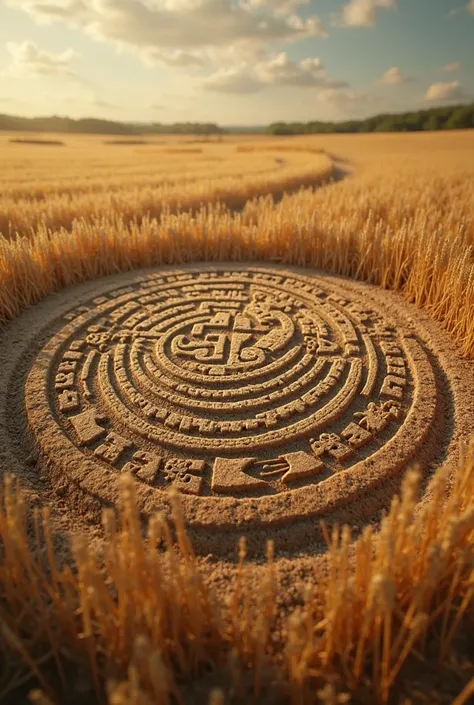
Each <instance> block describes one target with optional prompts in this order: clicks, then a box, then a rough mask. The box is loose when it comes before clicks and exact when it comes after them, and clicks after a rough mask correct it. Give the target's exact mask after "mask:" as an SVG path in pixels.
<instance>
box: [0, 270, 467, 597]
mask: <svg viewBox="0 0 474 705" xmlns="http://www.w3.org/2000/svg"><path fill="white" fill-rule="evenodd" d="M473 389H474V372H473V369H472V364H470V363H468V362H466V361H463V360H461V359H460V358H459V357H458V355H457V354H456V352H455V349H454V345H453V344H452V342H451V341H450V339H449V337H448V336H447V335H446V334H444V333H443V332H442V331H440V329H439V327H438V326H437V325H436V324H434V323H433V322H432V321H431V320H430V319H429V318H428V317H427V316H426V315H424V314H423V313H421V312H420V311H418V310H416V309H414V308H413V307H412V306H410V305H409V304H407V303H406V302H405V301H403V300H402V299H401V297H399V296H397V295H395V294H392V293H388V292H384V291H381V290H380V289H378V288H375V287H371V286H369V285H365V284H359V283H355V282H353V281H352V280H346V279H344V278H341V277H333V276H329V275H326V274H322V273H318V272H312V271H310V270H306V269H301V268H286V267H283V266H276V265H273V266H264V265H263V266H262V265H260V266H255V265H246V264H239V263H228V264H222V265H221V264H219V265H215V264H202V265H199V266H198V265H194V266H182V267H180V268H171V267H170V268H160V269H150V270H141V271H139V272H132V273H126V274H121V275H117V276H113V277H107V278H104V279H102V280H100V281H95V282H88V283H86V284H83V285H80V286H77V287H75V288H73V289H70V290H69V291H67V292H61V293H59V294H57V295H54V296H51V297H49V298H48V299H46V300H44V301H43V302H42V303H40V304H39V305H37V306H34V307H32V308H31V309H30V310H28V311H27V312H25V313H24V314H23V315H21V316H20V317H19V318H18V319H16V320H15V321H14V322H13V323H11V324H10V325H8V326H7V327H5V328H4V329H3V331H2V333H1V334H0V390H1V392H0V467H1V469H2V470H3V471H9V472H10V473H12V474H14V475H16V476H18V477H19V479H20V480H21V482H22V485H23V486H24V487H25V489H26V491H27V493H28V495H29V499H30V502H31V503H32V504H33V505H43V504H45V503H48V504H50V505H51V507H52V509H53V521H54V526H55V528H56V529H57V531H58V534H59V535H61V534H65V533H66V532H67V531H70V530H72V531H76V530H81V531H87V532H88V533H89V535H90V540H91V544H90V545H91V550H92V548H93V547H94V546H95V545H97V548H99V547H100V535H101V530H100V517H101V510H102V508H103V507H104V506H110V505H113V504H115V503H116V502H117V500H118V488H119V482H118V480H119V477H120V474H121V473H123V472H132V473H133V474H134V475H135V477H136V479H137V493H138V502H139V508H140V510H141V512H142V513H143V515H144V516H145V517H146V515H149V514H150V513H152V512H154V511H164V512H165V513H167V514H169V512H170V505H169V500H168V495H167V492H166V490H167V488H169V487H171V486H174V487H176V488H177V489H178V490H179V492H180V493H181V497H182V505H183V511H184V516H185V519H186V522H187V524H188V526H189V531H190V534H191V538H192V540H193V544H194V546H195V549H196V551H197V553H198V554H199V555H200V556H201V557H202V558H201V560H202V562H203V565H204V566H207V567H206V570H208V571H209V577H210V580H211V582H213V583H214V584H215V586H216V587H217V588H218V590H220V589H221V587H222V588H224V586H225V584H226V581H227V580H228V578H230V577H231V576H232V572H233V565H234V561H235V558H236V544H237V541H238V538H239V536H240V535H242V534H245V536H246V538H247V545H248V552H249V558H250V559H251V560H253V561H255V562H256V563H255V566H254V568H252V567H249V568H250V573H251V572H252V570H255V571H256V573H255V579H256V580H257V579H258V575H257V574H258V570H259V568H258V564H259V562H260V559H261V558H262V556H263V555H264V550H265V542H266V540H267V539H269V538H271V539H273V540H274V541H275V549H276V554H277V556H278V557H279V568H280V579H281V587H282V588H284V590H282V592H284V593H285V595H284V596H283V595H282V607H283V608H284V606H285V604H286V605H290V604H294V602H295V601H297V600H298V599H299V598H298V593H299V588H298V586H299V585H300V583H301V584H302V582H303V581H304V580H305V577H306V575H307V573H308V571H310V567H311V565H313V568H314V562H313V564H312V563H311V561H310V557H312V556H314V555H317V554H319V555H321V557H323V554H324V542H323V540H322V535H321V531H320V526H319V520H321V519H323V520H324V521H325V522H327V523H328V524H332V523H334V522H339V523H341V522H347V523H349V524H350V525H351V526H352V527H353V528H354V531H355V533H357V531H359V530H360V529H362V528H363V526H364V525H365V524H366V523H367V522H376V521H377V520H378V518H379V516H380V511H381V510H382V509H383V508H388V506H389V503H390V500H391V498H392V496H393V495H394V493H396V492H397V491H398V489H399V487H400V481H401V479H402V477H403V474H404V471H405V470H406V469H407V468H408V467H410V466H411V465H412V464H413V462H414V461H415V460H416V462H417V464H419V466H420V467H421V469H422V471H423V473H424V477H425V485H424V492H425V497H426V496H427V495H428V494H429V487H428V480H429V477H430V474H431V473H432V471H433V469H434V468H436V467H437V466H439V465H440V464H442V463H446V462H448V463H453V464H454V463H456V462H457V460H458V458H459V453H460V452H461V449H462V446H463V444H464V443H466V442H467V441H468V438H469V436H470V434H472V432H473V421H472V420H473V418H474V414H473V412H474V395H473V394H472V391H473ZM58 541H59V543H61V541H60V539H58ZM95 541H96V542H97V543H96V544H95V543H94V542H95ZM249 577H250V575H249Z"/></svg>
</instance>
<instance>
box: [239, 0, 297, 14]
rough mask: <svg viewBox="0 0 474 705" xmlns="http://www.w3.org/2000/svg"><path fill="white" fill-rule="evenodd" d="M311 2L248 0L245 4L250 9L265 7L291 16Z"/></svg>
mask: <svg viewBox="0 0 474 705" xmlns="http://www.w3.org/2000/svg"><path fill="white" fill-rule="evenodd" d="M309 2H310V0H247V2H246V3H245V4H246V5H247V6H248V7H250V8H262V7H265V8H268V9H270V10H274V11H275V12H277V13H280V14H282V15H291V14H293V13H294V12H295V11H296V9H297V8H298V7H301V6H302V5H309ZM242 4H244V3H242Z"/></svg>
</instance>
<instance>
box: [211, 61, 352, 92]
mask: <svg viewBox="0 0 474 705" xmlns="http://www.w3.org/2000/svg"><path fill="white" fill-rule="evenodd" d="M202 86H203V87H204V88H206V89H208V90H213V91H218V92H222V93H254V92H256V91H258V90H260V89H262V88H265V87H267V86H293V87H302V88H332V89H338V88H346V87H347V86H348V84H347V82H346V81H342V80H338V79H335V78H332V77H331V76H328V74H327V72H326V71H325V69H324V66H323V63H322V61H321V59H319V58H317V57H313V58H307V59H303V60H302V61H300V62H299V63H297V62H295V61H292V59H290V58H289V57H288V54H286V53H285V52H281V53H280V54H278V55H277V56H275V57H273V58H271V59H268V60H266V61H260V62H258V63H256V64H253V65H251V64H249V63H247V62H241V63H240V64H238V65H237V66H233V67H230V68H224V69H221V70H219V71H217V72H216V73H214V74H212V75H211V76H208V77H207V78H205V79H203V81H202Z"/></svg>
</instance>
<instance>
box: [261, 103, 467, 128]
mask: <svg viewBox="0 0 474 705" xmlns="http://www.w3.org/2000/svg"><path fill="white" fill-rule="evenodd" d="M470 127H474V103H471V104H470V105H454V106H450V107H444V108H431V109H429V110H418V111H416V112H412V113H402V114H398V115H392V114H382V115H375V116H374V117H370V118H366V119H365V120H346V121H345V122H321V121H318V120H315V121H312V122H274V123H272V124H271V125H269V126H268V128H267V133H269V134H271V135H304V134H315V133H319V134H320V133H343V132H419V131H421V130H463V129H466V128H470Z"/></svg>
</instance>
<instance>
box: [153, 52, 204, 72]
mask: <svg viewBox="0 0 474 705" xmlns="http://www.w3.org/2000/svg"><path fill="white" fill-rule="evenodd" d="M143 57H144V59H145V60H146V61H148V62H149V63H151V64H155V63H156V62H157V61H161V62H162V63H164V64H166V65H167V66H171V67H173V68H192V67H200V66H203V65H204V60H203V57H202V56H201V55H200V53H199V52H192V51H183V50H182V49H174V50H172V51H160V50H159V49H150V50H149V51H147V52H145V53H144V55H143Z"/></svg>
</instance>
